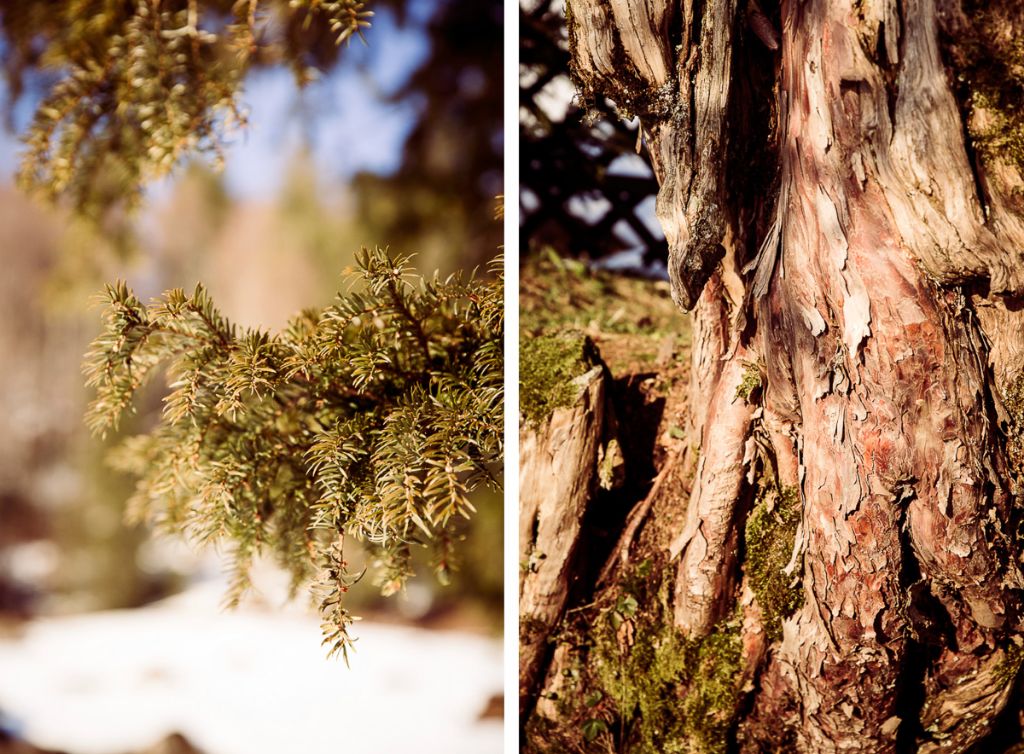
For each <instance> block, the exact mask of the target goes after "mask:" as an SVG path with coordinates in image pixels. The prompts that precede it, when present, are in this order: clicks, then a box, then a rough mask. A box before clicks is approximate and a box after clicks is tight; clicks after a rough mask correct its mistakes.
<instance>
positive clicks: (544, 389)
mask: <svg viewBox="0 0 1024 754" xmlns="http://www.w3.org/2000/svg"><path fill="white" fill-rule="evenodd" d="M600 363H601V357H600V355H599V354H598V351H597V347H596V346H595V345H594V343H593V341H591V340H590V338H588V337H587V336H586V335H584V334H583V333H581V332H578V331H574V330H565V331H560V332H555V333H551V334H544V335H540V336H538V337H528V336H526V337H523V338H521V345H520V351H519V407H520V412H521V413H522V415H523V418H524V419H525V421H526V422H527V423H528V424H531V425H537V424H540V423H542V422H543V421H545V420H546V419H547V418H548V417H549V416H551V412H552V411H554V410H555V409H556V408H562V407H565V406H570V405H572V403H573V402H574V401H575V400H576V398H577V397H578V396H579V393H580V388H579V386H578V385H576V384H574V383H573V380H575V379H576V378H577V377H579V376H581V375H583V374H585V373H586V372H587V371H589V370H590V369H591V368H593V367H594V366H596V365H598V364H600Z"/></svg>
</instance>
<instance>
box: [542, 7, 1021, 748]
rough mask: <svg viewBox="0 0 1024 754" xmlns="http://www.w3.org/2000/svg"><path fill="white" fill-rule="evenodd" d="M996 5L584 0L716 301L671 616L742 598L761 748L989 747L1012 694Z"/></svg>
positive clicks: (609, 78)
mask: <svg viewBox="0 0 1024 754" xmlns="http://www.w3.org/2000/svg"><path fill="white" fill-rule="evenodd" d="M965 2H966V0H965ZM979 5H980V6H982V9H983V10H984V11H985V14H986V15H984V18H988V19H991V18H993V17H994V18H997V19H998V20H999V23H1001V24H1003V26H1005V27H1006V30H1007V32H1006V33H1007V35H1008V36H1007V37H1006V39H1009V40H1012V39H1014V38H1019V37H1015V36H1014V35H1016V34H1019V33H1021V32H1024V12H1021V10H1020V9H1019V8H1017V7H1016V6H1015V4H1014V3H1013V2H1012V1H1010V0H992V1H991V2H989V3H977V2H974V3H971V4H970V8H965V7H961V3H960V2H959V1H958V0H781V2H778V3H767V2H766V3H762V4H761V5H755V4H754V3H753V2H750V3H747V2H742V1H741V0H707V1H706V2H694V0H683V2H681V3H680V4H679V5H677V6H669V5H667V4H662V3H657V2H647V3H628V4H626V3H616V2H611V1H610V0H573V1H572V2H571V4H570V8H571V11H572V12H571V16H570V28H569V34H570V40H571V42H572V49H573V56H574V68H575V73H576V76H577V79H578V81H579V83H580V85H581V89H582V91H583V93H584V95H585V96H589V97H594V96H607V97H609V98H610V99H612V100H613V101H615V102H616V103H617V104H618V105H619V106H620V107H621V108H622V109H623V110H624V111H625V112H626V113H627V114H630V115H638V116H639V117H640V122H641V128H642V133H643V135H644V138H645V140H646V143H647V147H648V150H649V153H650V157H651V162H652V164H653V166H654V168H655V172H656V174H657V177H658V180H659V182H660V186H661V189H660V192H659V196H658V204H657V211H658V217H659V219H660V221H661V222H662V225H663V227H664V229H665V233H666V237H667V238H668V240H669V247H670V262H669V272H670V277H671V279H672V287H673V296H674V299H675V300H676V302H677V303H678V304H679V305H680V306H682V307H683V308H685V309H693V310H694V315H693V316H694V319H693V323H694V346H693V358H694V369H693V372H692V380H693V400H692V412H691V417H690V424H689V427H688V429H689V431H690V433H691V441H692V442H693V443H695V444H698V445H699V447H700V456H699V461H698V466H697V470H696V479H695V481H694V484H693V489H692V492H691V493H690V494H689V503H688V508H687V510H686V515H685V519H684V521H683V524H682V526H681V528H680V530H679V532H678V533H677V534H676V536H675V538H674V540H673V541H672V543H671V544H670V545H669V544H667V543H666V548H667V550H668V551H669V555H670V556H671V557H672V558H674V559H675V573H676V577H675V584H674V593H675V597H674V600H673V605H672V615H673V617H674V622H675V624H676V626H677V627H679V628H680V629H681V630H682V631H683V633H684V635H686V636H687V637H689V638H690V639H692V640H695V641H696V640H699V639H701V638H702V637H706V636H708V635H709V634H710V633H711V632H712V631H713V630H714V627H715V626H716V625H721V621H722V620H723V618H724V617H725V616H727V615H730V614H733V611H734V610H735V609H736V608H737V607H738V608H739V611H740V615H741V616H742V620H741V628H740V631H741V636H742V641H743V647H744V651H743V664H742V667H743V671H742V673H741V674H740V677H738V678H737V683H738V684H739V685H740V686H742V689H743V694H744V697H743V702H742V703H741V704H737V706H736V709H735V712H734V714H735V718H734V721H733V723H734V724H733V728H732V731H733V736H734V738H735V740H736V743H737V745H738V746H739V748H740V749H741V750H743V751H751V752H755V751H765V750H776V749H777V748H778V747H779V746H783V745H785V746H792V747H793V748H794V749H795V750H798V751H806V752H833V751H836V752H838V751H844V752H846V751H852V752H857V751H860V752H896V751H922V752H964V751H967V750H969V749H970V748H971V747H972V746H976V745H979V743H980V742H983V741H985V740H986V736H988V735H989V734H990V732H991V731H992V728H993V725H994V723H995V721H996V719H997V717H998V716H999V714H1000V713H1001V711H1002V710H1003V709H1004V707H1005V706H1006V704H1007V701H1008V699H1009V698H1010V695H1011V692H1012V689H1013V685H1014V679H1015V676H1016V674H1017V668H1018V667H1019V661H1018V660H1017V659H1015V658H1017V655H1018V654H1019V649H1018V647H1019V645H1020V643H1021V635H1022V629H1024V626H1022V619H1021V607H1022V606H1021V595H1022V589H1024V578H1022V575H1021V573H1020V571H1019V568H1018V564H1019V563H1020V554H1021V544H1020V540H1019V537H1018V526H1019V523H1020V518H1021V516H1020V508H1019V501H1018V500H1017V499H1016V498H1015V496H1014V493H1013V489H1012V484H1011V480H1010V471H1009V469H1010V467H1011V465H1012V464H1013V459H1011V458H1009V456H1008V451H1007V445H1006V436H1007V432H1008V429H1009V426H1008V422H1010V421H1011V420H1010V418H1009V417H1008V415H1007V412H1006V411H1005V409H1004V408H1003V405H1002V394H1003V392H1004V391H1005V390H1006V389H1007V386H1008V385H1009V384H1010V383H1011V382H1012V381H1013V380H1014V379H1016V378H1017V376H1018V375H1020V374H1021V372H1022V371H1024V315H1022V314H1021V307H1020V306H1019V305H1018V302H1019V300H1020V297H1021V295H1024V217H1022V214H1021V213H1022V209H1024V207H1022V204H1024V202H1022V200H1021V186H1024V180H1022V178H1021V172H1020V164H1021V163H1015V162H1014V161H1013V160H1012V159H1009V158H1003V157H1001V156H1000V155H998V154H997V155H996V156H995V157H992V156H984V155H981V154H980V152H978V151H977V149H976V146H977V145H976V144H975V143H974V141H973V140H972V134H975V133H980V130H979V129H981V128H982V127H983V126H985V124H986V123H988V122H990V121H991V119H992V118H994V117H995V115H994V114H993V113H992V112H990V111H986V110H985V107H986V105H985V104H984V103H985V101H984V100H980V99H978V98H975V99H974V100H971V101H970V102H968V101H967V100H966V99H965V95H964V92H963V90H962V89H963V88H962V87H961V88H959V89H958V88H957V86H958V85H957V84H956V81H957V78H956V76H957V71H956V68H955V66H957V65H963V60H964V56H965V55H966V54H967V53H966V52H965V51H966V50H970V49H975V48H974V47H971V44H970V40H971V39H972V38H973V36H972V35H977V36H978V38H981V37H980V31H979V28H976V27H975V25H976V24H980V23H981V21H979V20H978V19H980V18H982V16H981V15H979V14H978V11H979ZM999 28H1000V29H1002V27H999ZM773 32H774V33H775V34H776V36H773V35H772V33H773ZM1001 33H1002V32H1000V34H1001ZM1000 34H996V35H995V37H993V35H992V34H989V35H988V37H985V39H988V40H991V39H993V38H995V39H996V41H997V42H998V41H999V39H1002V38H1003V37H1002V36H1000ZM773 42H775V44H773ZM1007 44H1010V42H1007ZM975 47H976V46H975ZM776 48H777V49H776ZM1007 49H1009V48H1007ZM751 61H761V62H762V63H764V62H767V65H760V66H759V67H758V70H757V71H754V70H750V69H749V68H744V65H749V64H750V63H751ZM765 82H767V83H765ZM967 83H968V85H969V84H970V82H967ZM757 97H760V98H762V100H761V101H760V102H755V100H756V98H757ZM972 103H973V104H972ZM979 103H981V104H979ZM1022 104H1024V103H1022ZM986 118H988V119H989V120H986ZM979 124H980V125H979ZM751 144H754V145H755V146H756V147H757V148H758V149H760V150H761V151H763V152H764V153H765V154H766V155H767V157H766V158H764V162H763V163H762V162H758V170H756V171H752V172H751V173H750V174H749V175H743V174H742V167H743V165H744V164H746V163H749V162H750V160H749V159H748V158H747V155H749V154H750V147H751ZM755 151H756V150H755ZM760 159H761V157H758V158H757V160H760ZM751 164H753V163H751ZM765 165H768V168H765ZM752 368H753V369H756V370H757V373H758V375H759V388H758V390H757V391H756V395H754V396H753V397H752V398H751V399H750V400H749V401H748V400H746V399H741V398H740V397H739V396H738V392H739V388H740V387H741V386H742V383H743V380H744V378H745V377H744V376H745V374H746V373H747V372H748V371H749V370H750V369H752ZM767 485H774V486H775V488H776V489H783V488H790V489H796V490H797V491H798V492H799V501H800V509H801V516H800V525H799V527H798V530H797V534H796V541H795V542H794V543H793V550H792V553H793V554H792V558H791V559H790V562H789V563H788V564H787V565H786V568H785V573H786V574H787V575H791V576H792V579H793V582H792V583H793V585H794V588H797V589H799V590H801V593H802V595H803V601H802V606H801V607H799V608H798V609H797V610H796V611H795V612H794V613H793V614H792V615H788V616H785V617H784V620H783V623H782V631H781V635H782V638H781V640H779V641H776V642H774V643H772V642H769V641H767V640H766V634H765V630H764V629H765V627H764V625H763V621H764V619H765V618H764V615H765V610H764V609H763V608H764V606H760V605H758V604H757V596H756V595H755V593H754V592H753V591H752V588H751V584H750V583H749V578H748V574H745V570H744V562H743V558H744V545H743V537H742V534H741V532H742V527H743V525H744V520H745V517H746V516H747V515H748V513H749V510H750V507H751V500H752V497H753V496H754V495H756V494H759V493H758V491H759V490H764V489H766V487H767ZM649 607H651V606H641V609H646V608H649ZM549 677H550V676H549ZM686 693H687V692H685V690H684V692H683V697H684V698H685V694H686ZM684 706H685V705H684ZM549 713H550V714H551V715H554V714H555V711H554V710H549ZM680 745H681V746H682V747H683V750H694V751H697V750H700V747H699V746H698V745H697V744H695V743H693V742H689V743H687V742H681V744H680Z"/></svg>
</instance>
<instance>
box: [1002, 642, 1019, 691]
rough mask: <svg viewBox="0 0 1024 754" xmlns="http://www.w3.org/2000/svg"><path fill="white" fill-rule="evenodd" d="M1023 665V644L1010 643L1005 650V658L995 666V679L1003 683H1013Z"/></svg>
mask: <svg viewBox="0 0 1024 754" xmlns="http://www.w3.org/2000/svg"><path fill="white" fill-rule="evenodd" d="M1022 665H1024V645H1018V644H1011V645H1010V646H1009V647H1008V648H1007V650H1006V658H1005V659H1004V660H1003V661H1002V662H1001V663H999V665H998V666H997V667H996V670H995V675H996V679H997V680H998V681H999V682H1000V683H1001V684H1003V685H1005V684H1008V683H1013V682H1014V681H1015V680H1016V679H1017V675H1018V674H1019V673H1020V669H1021V666H1022Z"/></svg>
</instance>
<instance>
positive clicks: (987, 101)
mask: <svg viewBox="0 0 1024 754" xmlns="http://www.w3.org/2000/svg"><path fill="white" fill-rule="evenodd" d="M963 9H964V12H965V14H966V16H967V18H968V19H969V24H968V25H967V26H966V28H963V29H958V30H957V31H956V33H955V35H954V36H953V37H952V38H951V39H949V40H948V41H947V45H946V47H947V50H948V51H949V53H950V56H951V58H952V60H951V62H952V63H953V66H954V68H955V69H956V74H957V81H958V86H957V96H958V98H959V100H960V102H961V106H962V107H963V108H964V109H965V110H966V111H967V120H966V123H967V130H968V133H969V134H970V136H971V141H972V143H973V144H974V147H975V149H976V150H977V151H978V154H979V155H980V156H981V157H982V159H983V160H984V161H985V162H987V163H1009V164H1010V165H1013V166H1014V167H1016V169H1017V171H1018V172H1024V39H1022V37H1021V33H1022V32H1024V7H1022V6H1021V5H1020V2H1019V0H966V2H965V3H964V6H963Z"/></svg>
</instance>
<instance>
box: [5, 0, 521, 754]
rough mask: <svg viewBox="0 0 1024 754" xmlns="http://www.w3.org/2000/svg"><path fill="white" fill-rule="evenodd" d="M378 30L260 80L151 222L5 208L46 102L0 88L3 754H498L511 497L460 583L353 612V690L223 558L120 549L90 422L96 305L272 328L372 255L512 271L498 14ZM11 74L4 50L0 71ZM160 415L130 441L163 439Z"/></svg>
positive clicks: (305, 629)
mask: <svg viewBox="0 0 1024 754" xmlns="http://www.w3.org/2000/svg"><path fill="white" fill-rule="evenodd" d="M7 6H8V4H6V3H2V4H0V21H2V20H3V14H4V13H5V12H7V11H6V10H5V9H6V8H7ZM373 9H374V11H375V12H376V15H375V17H374V19H373V26H372V28H371V29H370V30H369V31H368V32H367V41H368V45H365V46H364V45H362V44H360V43H358V42H356V43H353V44H351V45H350V46H348V47H347V48H343V49H342V50H341V54H340V55H338V56H337V60H336V61H333V60H332V61H331V65H330V66H329V67H328V68H327V69H326V70H325V72H324V75H323V76H322V77H320V78H318V79H317V80H315V81H313V82H312V83H310V84H308V85H307V86H306V87H305V88H303V89H300V88H299V87H297V85H296V83H295V77H294V75H293V73H292V71H290V70H287V69H285V68H283V67H273V66H268V67H263V68H260V69H257V70H256V71H254V72H253V73H252V74H250V76H249V77H248V79H247V80H246V82H245V87H244V96H243V100H244V102H245V104H246V105H247V106H248V107H249V109H250V124H251V125H250V127H249V128H248V129H247V130H246V131H244V132H243V133H241V134H239V135H238V136H237V137H236V138H235V139H234V141H233V142H232V143H231V144H230V145H229V147H228V149H227V152H226V167H225V169H224V170H223V172H215V171H214V170H213V169H211V168H210V167H209V165H207V164H205V163H204V162H202V161H196V162H194V163H191V164H189V165H186V166H181V167H180V169H178V170H177V171H175V173H174V174H173V176H172V177H171V178H168V179H166V180H163V181H161V182H160V183H159V184H156V185H152V186H150V187H148V189H147V193H146V198H145V202H144V206H143V208H142V210H141V212H140V213H139V214H137V215H135V216H133V217H130V218H129V217H124V216H115V217H108V218H106V219H105V220H104V222H102V223H101V224H100V225H98V226H97V225H95V224H92V223H88V222H85V221H82V220H80V219H77V218H76V217H74V216H72V215H71V214H70V213H66V212H62V211H61V210H59V209H54V208H48V207H44V206H41V205H40V204H38V203H34V202H33V201H31V200H29V199H28V198H26V197H25V196H24V195H22V194H21V193H20V192H19V191H18V190H16V189H15V188H13V175H14V172H15V170H16V169H17V165H18V159H19V157H18V155H19V151H20V142H19V141H18V134H19V133H21V132H23V131H24V128H25V126H26V125H27V123H28V121H29V120H30V118H31V115H32V113H33V112H34V109H35V106H36V105H37V104H38V102H39V100H40V97H41V96H42V95H43V94H44V92H45V88H46V86H47V84H48V82H47V80H46V79H45V77H43V78H39V77H35V78H33V77H28V78H27V79H26V81H25V82H24V90H23V91H20V92H13V91H11V88H10V86H7V87H6V88H4V89H3V90H2V92H0V93H2V95H3V98H4V99H6V101H7V103H8V105H9V110H10V118H9V120H10V121H11V123H10V128H9V129H8V130H7V131H5V132H3V133H2V134H0V265H2V272H0V364H2V365H3V368H2V369H0V427H2V429H3V439H4V442H3V446H2V447H3V450H2V451H0V752H25V753H28V752H34V751H40V750H53V751H56V750H59V751H66V752H69V754H77V753H81V754H89V753H95V754H115V752H120V753H122V754H124V753H125V752H142V751H148V752H165V753H168V754H169V753H171V752H191V751H203V752H206V753H207V754H232V753H233V752H238V753H239V754H241V753H242V752H246V753H247V754H259V753H260V752H264V751H266V752H271V751H274V752H281V751H302V752H321V751H328V750H330V751H334V750H337V749H338V748H339V746H346V747H348V748H349V749H350V750H352V751H367V752H369V751H402V750H407V749H409V748H410V747H411V746H412V745H413V744H415V746H416V748H417V750H418V751H438V752H442V751H443V752H446V754H450V753H451V752H487V751H495V752H496V751H499V750H500V746H501V721H500V700H499V699H498V696H497V695H499V694H500V692H501V688H502V673H501V647H500V639H499V632H500V626H501V599H502V562H501V558H500V557H499V556H498V555H496V553H500V552H501V551H502V550H501V537H502V514H501V501H500V498H499V497H498V496H494V495H491V496H490V497H483V498H481V499H480V500H479V501H478V504H477V508H478V511H479V514H478V516H477V517H476V519H475V520H474V522H473V524H472V526H471V527H470V528H468V529H467V532H466V543H465V546H464V547H463V549H462V552H463V555H464V559H463V564H462V568H461V570H460V571H459V572H458V573H457V574H456V575H455V577H454V580H453V583H452V584H451V585H450V586H447V587H442V586H440V585H438V584H436V583H434V582H433V581H432V580H431V579H430V578H429V576H424V577H423V578H421V579H417V580H414V581H413V582H411V583H410V585H409V588H408V590H407V593H406V594H404V595H400V596H398V597H394V598H389V599H386V600H385V599H382V598H380V597H379V596H378V594H377V592H376V591H375V590H374V588H373V587H372V586H371V585H370V584H368V583H367V584H365V585H360V587H357V588H355V589H353V591H352V592H351V593H350V595H349V596H350V604H351V606H352V607H353V609H354V611H355V612H356V613H357V614H360V615H362V616H363V617H364V620H363V622H362V623H360V624H357V626H356V630H355V634H356V635H357V636H358V637H360V638H359V642H358V644H357V652H356V654H355V655H354V657H353V658H352V668H351V670H347V669H346V668H345V666H344V664H343V663H341V662H340V661H336V660H326V659H325V654H326V652H325V649H324V648H321V647H320V646H319V637H320V627H319V623H318V620H317V618H316V617H315V615H314V614H313V613H312V612H310V610H309V609H308V607H307V605H306V604H305V602H304V601H302V600H301V598H300V600H299V602H298V603H294V604H291V605H287V606H286V605H285V602H286V600H285V592H286V586H285V584H284V583H283V582H284V579H283V578H282V577H281V576H280V575H279V574H277V573H276V572H274V571H273V569H272V568H270V567H269V566H260V567H259V568H258V569H257V573H256V579H255V583H256V587H257V591H256V593H255V594H254V595H253V596H252V597H251V598H250V599H249V600H248V601H247V602H246V603H245V604H243V606H242V607H241V608H239V609H238V610H237V611H234V612H232V613H223V612H221V610H220V608H219V605H220V600H221V597H222V595H223V591H224V578H223V575H222V569H221V563H220V560H219V558H218V556H217V554H216V553H209V552H198V551H195V550H193V549H192V548H190V547H189V546H187V545H185V544H183V543H181V542H178V541H174V540H167V539H162V538H156V537H155V536H154V535H153V534H152V533H151V532H149V531H146V530H145V529H142V528H130V527H128V526H126V524H125V523H124V521H123V509H124V503H125V500H126V498H127V496H128V494H129V493H130V491H131V487H132V481H131V480H130V479H128V478H125V477H122V476H119V475H118V474H116V473H114V472H113V471H112V470H111V469H110V468H109V467H108V466H107V465H106V464H105V462H104V458H105V455H106V453H107V452H108V450H109V448H110V446H111V445H112V444H114V443H116V442H117V438H112V439H111V440H108V441H107V442H106V443H103V442H100V441H98V440H96V439H94V438H91V437H90V436H89V435H88V433H87V432H86V430H85V427H84V424H83V422H82V415H83V412H84V408H85V405H86V403H87V401H88V399H89V396H88V394H87V393H86V391H85V390H84V388H83V378H82V375H81V371H80V363H81V360H82V355H83V354H84V352H85V350H86V348H87V346H88V343H89V341H90V340H91V339H92V338H93V337H94V336H95V335H96V334H97V333H98V331H99V325H100V321H99V316H100V315H99V311H98V310H97V309H96V308H95V307H93V306H91V297H92V296H93V295H94V294H95V293H97V292H98V291H99V290H100V289H101V287H102V285H103V284H104V283H105V282H108V281H112V280H114V279H117V278H124V279H127V281H128V282H129V284H130V285H131V286H132V287H134V288H135V290H136V293H137V294H138V295H139V296H140V298H142V299H143V300H148V299H149V298H150V297H152V296H155V295H158V294H159V293H161V292H162V291H163V290H165V289H167V288H171V287H183V288H185V289H190V288H191V287H193V286H194V285H195V283H196V282H197V281H199V280H201V281H203V283H204V284H205V285H206V286H207V287H208V288H209V290H210V292H211V294H212V296H213V298H214V300H215V302H216V303H217V305H218V306H219V307H220V308H221V310H222V311H223V312H224V313H225V315H226V316H228V317H229V318H230V319H232V320H234V321H235V322H237V323H239V324H241V325H254V326H255V325H258V326H263V327H269V328H277V327H280V326H281V325H282V324H284V322H285V321H286V320H287V319H288V317H290V316H291V315H292V314H294V313H296V312H297V311H298V310H300V309H302V308H306V307H311V306H320V305H324V304H327V303H329V302H330V300H331V298H332V297H333V295H334V293H335V292H336V291H337V290H339V288H340V287H341V285H342V280H343V276H342V272H343V270H344V269H345V268H346V266H348V265H349V264H351V262H352V260H353V254H354V252H355V250H356V249H358V248H359V246H360V245H375V244H379V245H390V246H391V248H392V249H394V250H396V251H402V252H415V253H416V254H417V255H418V256H417V257H416V264H417V266H418V267H419V268H420V270H421V271H423V272H428V273H429V272H432V271H433V270H434V269H440V270H441V271H442V272H447V271H452V270H454V269H459V268H472V267H474V266H476V265H480V264H482V263H483V262H485V261H486V260H488V259H490V258H491V257H492V256H493V255H494V254H495V253H497V250H498V246H499V244H500V243H501V234H502V228H501V224H500V222H499V221H496V220H495V219H494V215H495V210H496V200H495V196H496V195H497V194H499V193H500V192H501V185H502V149H503V141H502V131H501V122H502V115H501V101H502V99H501V97H502V94H501V92H502V89H501V70H502V61H501V49H502V26H501V23H502V4H501V2H493V1H490V0H488V1H487V2H480V0H445V1H442V2H438V1H436V0H408V1H407V2H381V3H375V4H374V6H373ZM11 54H12V53H11V47H10V45H9V44H6V43H5V44H3V45H0V56H7V58H8V59H6V60H5V61H4V65H5V66H8V67H9V66H10V65H11V62H10V55H11ZM160 397H161V396H160V392H159V390H154V391H152V394H151V395H150V396H149V397H148V398H147V399H146V400H144V401H143V405H142V406H140V411H139V413H138V415H137V416H136V417H135V418H134V420H133V424H134V426H128V427H125V428H124V431H125V432H126V433H128V434H130V433H132V432H133V431H138V430H139V429H142V428H145V427H147V426H149V424H150V423H151V422H152V420H153V417H154V416H155V415H156V414H157V413H158V412H159V410H160ZM483 494H484V495H486V494H487V493H483ZM395 720H401V721H402V722H401V724H400V725H396V724H395V722H394V721H395ZM172 734H173V735H172ZM24 741H28V742H30V743H25V742H24ZM36 746H38V747H42V748H41V749H36V748H34V747H36ZM431 747H434V748H431Z"/></svg>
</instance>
